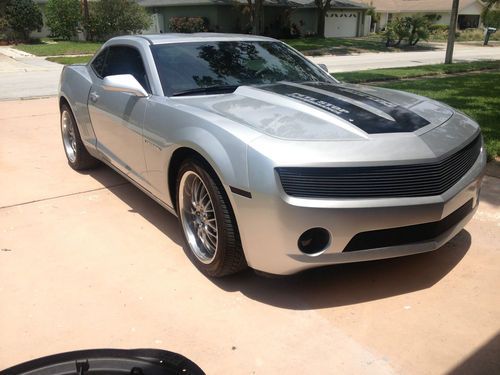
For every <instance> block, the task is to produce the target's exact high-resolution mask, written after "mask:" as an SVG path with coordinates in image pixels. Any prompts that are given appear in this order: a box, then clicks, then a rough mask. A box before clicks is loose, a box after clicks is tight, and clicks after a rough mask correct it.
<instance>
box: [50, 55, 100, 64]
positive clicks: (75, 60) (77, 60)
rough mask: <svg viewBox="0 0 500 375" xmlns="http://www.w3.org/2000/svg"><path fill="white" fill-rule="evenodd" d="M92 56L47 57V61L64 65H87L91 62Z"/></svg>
mask: <svg viewBox="0 0 500 375" xmlns="http://www.w3.org/2000/svg"><path fill="white" fill-rule="evenodd" d="M91 58H92V55H88V56H58V57H47V60H49V61H52V62H56V63H59V64H63V65H70V64H86V63H87V62H89V61H90V59H91Z"/></svg>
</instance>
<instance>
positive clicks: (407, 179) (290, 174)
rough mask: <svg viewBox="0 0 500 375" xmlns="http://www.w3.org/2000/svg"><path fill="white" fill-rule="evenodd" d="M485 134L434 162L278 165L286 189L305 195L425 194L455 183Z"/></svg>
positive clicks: (417, 195)
mask: <svg viewBox="0 0 500 375" xmlns="http://www.w3.org/2000/svg"><path fill="white" fill-rule="evenodd" d="M480 150H481V136H480V135H478V136H477V137H476V138H475V139H474V140H473V141H472V142H471V143H469V144H468V145H467V146H465V147H464V148H462V149H461V150H460V151H458V152H456V153H454V154H452V155H450V156H448V157H447V158H445V159H443V160H441V161H438V162H431V163H424V164H409V165H394V166H377V167H338V168H337V167H334V168H302V167H301V168H296V167H284V168H276V170H277V172H278V174H279V176H280V180H281V184H282V186H283V190H284V191H285V193H286V194H288V195H290V196H293V197H303V198H376V197H381V198H382V197H424V196H432V195H440V194H442V193H444V192H445V191H447V190H448V189H449V188H451V187H452V186H453V185H455V184H456V183H457V182H458V180H460V179H461V178H462V177H463V176H464V174H465V173H467V171H468V170H469V169H470V168H471V167H472V165H473V164H474V162H475V161H476V160H477V158H478V156H479V153H480Z"/></svg>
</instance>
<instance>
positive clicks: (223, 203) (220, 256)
mask: <svg viewBox="0 0 500 375" xmlns="http://www.w3.org/2000/svg"><path fill="white" fill-rule="evenodd" d="M188 172H194V173H196V175H198V176H199V177H200V178H201V180H202V181H203V183H204V185H205V187H206V189H207V191H208V193H209V197H210V199H211V200H212V205H213V209H214V212H215V218H216V220H217V236H218V239H217V247H216V252H215V256H214V258H213V260H211V261H210V263H206V262H205V263H204V262H202V261H201V260H200V259H199V258H198V257H197V255H196V254H195V253H194V251H193V250H192V248H191V245H190V243H189V241H188V238H187V234H186V228H185V226H184V224H183V216H182V213H181V204H180V196H181V194H180V184H181V180H182V177H183V176H184V174H186V173H188ZM176 192H177V197H176V200H177V206H176V207H177V213H178V215H179V220H180V221H181V227H182V229H183V234H184V239H185V241H186V246H185V247H184V251H185V253H186V255H187V256H188V258H189V259H190V260H191V262H192V263H193V264H194V265H195V266H196V267H197V268H198V269H199V270H200V271H201V272H202V273H203V274H205V275H206V276H209V277H222V276H227V275H231V274H234V273H237V272H240V271H242V270H244V269H246V268H247V267H248V266H247V262H246V259H245V255H244V253H243V249H242V246H241V240H240V235H239V232H238V226H237V224H236V219H235V217H234V213H233V211H232V208H231V204H230V202H229V199H228V197H227V195H226V193H225V191H224V188H223V187H222V184H221V183H220V181H219V179H218V178H217V176H216V175H215V173H214V172H213V171H212V169H211V168H210V166H209V165H208V164H207V163H206V162H204V161H203V160H200V159H197V158H192V159H188V160H186V161H184V162H183V163H182V165H181V167H180V169H179V172H178V174H177V182H176Z"/></svg>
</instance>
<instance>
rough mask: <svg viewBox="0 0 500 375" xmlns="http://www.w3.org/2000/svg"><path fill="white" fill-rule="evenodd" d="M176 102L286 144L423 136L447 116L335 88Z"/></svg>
mask: <svg viewBox="0 0 500 375" xmlns="http://www.w3.org/2000/svg"><path fill="white" fill-rule="evenodd" d="M176 100H182V101H183V103H184V104H187V105H190V106H194V107H197V108H200V109H202V110H205V111H209V112H212V113H215V114H218V115H220V116H223V117H225V118H227V119H230V120H232V121H235V122H238V123H240V124H242V125H246V126H249V127H252V128H254V129H256V130H257V131H259V132H261V133H264V134H267V135H269V136H273V137H278V138H281V139H287V140H316V141H318V140H324V141H328V140H350V139H352V140H355V139H363V138H364V139H366V138H370V137H371V136H372V135H376V134H386V133H391V134H392V133H416V134H423V133H425V132H427V131H429V130H431V129H433V128H435V127H437V126H439V125H441V124H443V123H444V122H446V121H447V120H448V119H449V118H450V117H451V116H452V115H453V111H452V110H451V109H450V108H449V107H447V106H445V105H442V104H440V103H437V102H435V101H432V100H429V99H426V98H423V97H419V96H417V95H413V94H409V93H404V92H400V91H394V90H388V89H382V88H376V87H369V86H361V85H350V84H341V83H338V84H337V83H306V84H296V83H290V82H281V83H277V84H272V85H261V86H241V87H239V88H238V89H237V90H236V91H235V92H234V93H232V94H225V95H210V96H196V97H189V98H177V99H176Z"/></svg>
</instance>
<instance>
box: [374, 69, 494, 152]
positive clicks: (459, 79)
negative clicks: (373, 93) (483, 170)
mask: <svg viewBox="0 0 500 375" xmlns="http://www.w3.org/2000/svg"><path fill="white" fill-rule="evenodd" d="M381 86H383V87H387V88H391V89H397V90H404V91H409V92H413V93H415V94H419V95H424V96H428V97H430V98H432V99H436V100H439V101H442V102H445V103H447V104H449V105H450V106H452V107H454V108H456V109H458V110H460V111H462V112H464V113H465V114H467V115H468V116H470V117H472V118H473V119H474V120H476V121H477V122H478V123H479V125H481V129H482V132H483V136H484V140H485V143H486V150H487V151H488V157H489V158H490V159H491V158H495V157H498V156H500V71H495V72H481V73H471V74H467V75H462V76H455V77H443V78H427V79H418V80H409V81H399V82H390V83H383V84H381Z"/></svg>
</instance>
